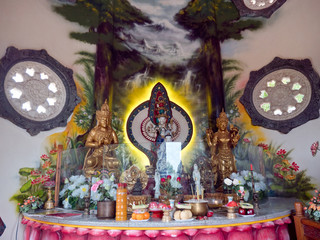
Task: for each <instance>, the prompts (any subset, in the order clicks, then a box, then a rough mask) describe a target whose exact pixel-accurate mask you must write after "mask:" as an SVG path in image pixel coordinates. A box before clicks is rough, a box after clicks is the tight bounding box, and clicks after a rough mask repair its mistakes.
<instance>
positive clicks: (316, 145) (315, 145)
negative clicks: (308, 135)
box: [310, 141, 319, 157]
mask: <svg viewBox="0 0 320 240" xmlns="http://www.w3.org/2000/svg"><path fill="white" fill-rule="evenodd" d="M318 148H319V141H316V142H314V143H312V145H311V147H310V150H311V154H312V156H313V157H314V156H316V154H317V151H318V150H319V149H318Z"/></svg>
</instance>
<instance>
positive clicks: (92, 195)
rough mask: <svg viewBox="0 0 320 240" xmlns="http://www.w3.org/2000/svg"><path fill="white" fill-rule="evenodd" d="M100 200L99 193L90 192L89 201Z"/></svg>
mask: <svg viewBox="0 0 320 240" xmlns="http://www.w3.org/2000/svg"><path fill="white" fill-rule="evenodd" d="M100 198H101V193H98V191H96V192H91V200H93V201H99V200H100Z"/></svg>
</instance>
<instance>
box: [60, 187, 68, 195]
mask: <svg viewBox="0 0 320 240" xmlns="http://www.w3.org/2000/svg"><path fill="white" fill-rule="evenodd" d="M66 190H67V188H63V189H62V190H61V191H60V193H59V196H60V197H62V196H63V195H64V193H65V192H66Z"/></svg>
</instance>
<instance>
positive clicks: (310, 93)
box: [240, 58, 320, 133]
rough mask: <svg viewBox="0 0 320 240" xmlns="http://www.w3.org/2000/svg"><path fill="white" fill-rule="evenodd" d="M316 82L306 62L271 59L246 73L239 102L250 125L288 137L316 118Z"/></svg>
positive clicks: (318, 95)
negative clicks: (289, 133)
mask: <svg viewBox="0 0 320 240" xmlns="http://www.w3.org/2000/svg"><path fill="white" fill-rule="evenodd" d="M319 82H320V80H319V75H318V74H317V73H316V72H315V71H314V70H313V68H312V66H311V62H310V60H308V59H305V60H293V59H281V58H275V59H274V60H273V61H272V62H271V63H269V64H268V65H266V66H265V67H263V68H261V69H260V70H258V71H255V72H251V73H250V78H249V81H248V83H247V85H246V88H245V91H244V94H243V96H242V97H241V98H240V102H241V103H242V104H243V105H244V106H245V108H246V110H247V112H248V114H249V115H250V117H251V121H252V124H253V125H258V126H262V127H266V128H270V129H275V130H278V131H280V132H283V133H288V132H289V131H290V130H291V129H292V128H295V127H297V126H300V125H301V124H304V123H306V122H307V121H309V120H311V119H315V118H318V117H319V98H320V86H319Z"/></svg>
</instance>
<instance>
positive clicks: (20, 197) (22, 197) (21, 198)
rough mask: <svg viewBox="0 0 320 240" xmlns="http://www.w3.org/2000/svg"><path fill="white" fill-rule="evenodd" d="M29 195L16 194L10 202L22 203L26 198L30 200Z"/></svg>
mask: <svg viewBox="0 0 320 240" xmlns="http://www.w3.org/2000/svg"><path fill="white" fill-rule="evenodd" d="M28 197H29V195H28V194H21V193H19V194H15V195H13V196H12V197H11V198H10V201H17V202H19V203H22V202H23V201H24V200H25V199H26V198H28Z"/></svg>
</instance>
